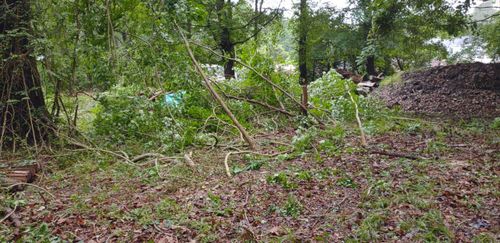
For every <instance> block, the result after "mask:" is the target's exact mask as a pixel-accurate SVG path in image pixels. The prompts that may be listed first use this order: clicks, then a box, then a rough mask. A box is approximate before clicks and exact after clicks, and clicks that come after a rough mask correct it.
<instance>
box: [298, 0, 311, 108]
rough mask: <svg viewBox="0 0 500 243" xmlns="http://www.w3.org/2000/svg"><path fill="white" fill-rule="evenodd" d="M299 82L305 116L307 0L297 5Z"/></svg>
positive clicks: (306, 100)
mask: <svg viewBox="0 0 500 243" xmlns="http://www.w3.org/2000/svg"><path fill="white" fill-rule="evenodd" d="M299 8H300V9H299V11H300V13H299V14H300V15H299V33H298V34H299V72H300V76H299V84H300V85H302V113H303V114H304V115H306V116H307V106H308V105H307V102H308V94H307V85H308V84H309V77H308V72H307V71H308V70H307V23H306V22H307V0H300V7H299Z"/></svg>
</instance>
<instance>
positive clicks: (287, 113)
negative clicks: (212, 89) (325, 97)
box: [224, 94, 294, 116]
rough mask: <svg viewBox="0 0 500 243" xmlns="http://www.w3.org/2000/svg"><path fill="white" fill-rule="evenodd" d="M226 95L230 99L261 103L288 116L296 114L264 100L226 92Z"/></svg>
mask: <svg viewBox="0 0 500 243" xmlns="http://www.w3.org/2000/svg"><path fill="white" fill-rule="evenodd" d="M224 96H226V97H227V98H229V99H234V100H242V101H246V102H248V103H252V104H256V105H260V106H263V107H266V108H269V109H271V110H273V111H277V112H280V113H283V114H285V115H287V116H294V114H292V113H290V112H289V111H287V110H285V109H282V108H278V107H274V106H272V105H269V104H267V103H264V102H262V101H258V100H253V99H247V98H243V97H238V96H233V95H228V94H224Z"/></svg>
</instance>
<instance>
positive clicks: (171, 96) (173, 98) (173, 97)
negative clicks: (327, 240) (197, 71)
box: [163, 90, 186, 106]
mask: <svg viewBox="0 0 500 243" xmlns="http://www.w3.org/2000/svg"><path fill="white" fill-rule="evenodd" d="M185 94H186V91H184V90H181V91H177V92H174V93H168V94H165V96H164V97H163V101H164V103H165V104H166V105H171V106H178V105H180V104H181V102H182V96H184V95H185Z"/></svg>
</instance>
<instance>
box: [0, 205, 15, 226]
mask: <svg viewBox="0 0 500 243" xmlns="http://www.w3.org/2000/svg"><path fill="white" fill-rule="evenodd" d="M16 209H17V203H16V205H15V206H14V209H12V210H11V211H10V212H9V213H8V214H7V215H5V217H3V218H2V219H0V223H2V222H3V221H5V220H7V219H8V218H10V216H11V215H13V214H14V213H15V212H16Z"/></svg>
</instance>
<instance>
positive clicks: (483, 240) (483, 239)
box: [472, 233, 496, 243]
mask: <svg viewBox="0 0 500 243" xmlns="http://www.w3.org/2000/svg"><path fill="white" fill-rule="evenodd" d="M472 242H474V243H493V242H496V239H495V236H494V235H492V234H490V233H479V234H478V235H476V236H474V238H473V239H472Z"/></svg>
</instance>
